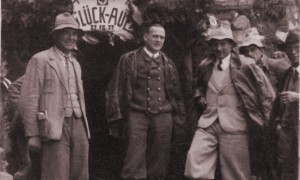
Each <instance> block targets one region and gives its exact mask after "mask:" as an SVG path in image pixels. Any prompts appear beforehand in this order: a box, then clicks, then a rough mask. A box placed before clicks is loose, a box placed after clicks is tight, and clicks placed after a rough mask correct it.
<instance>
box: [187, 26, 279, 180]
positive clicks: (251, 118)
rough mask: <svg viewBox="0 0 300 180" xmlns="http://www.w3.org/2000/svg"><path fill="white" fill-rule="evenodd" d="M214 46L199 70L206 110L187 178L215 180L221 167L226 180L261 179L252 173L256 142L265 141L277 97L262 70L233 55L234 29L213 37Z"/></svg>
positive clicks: (198, 91)
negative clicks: (263, 136) (259, 139)
mask: <svg viewBox="0 0 300 180" xmlns="http://www.w3.org/2000/svg"><path fill="white" fill-rule="evenodd" d="M208 43H209V44H210V46H211V48H212V54H211V55H209V56H208V57H207V58H206V59H204V60H203V61H202V62H201V64H200V65H199V75H198V80H197V89H196V92H195V95H194V96H195V101H198V103H199V105H201V106H203V107H204V108H205V110H204V112H203V114H202V115H201V116H200V119H199V121H198V129H197V130H196V132H195V135H194V138H193V141H192V144H191V147H190V149H189V152H188V155H187V161H186V166H185V176H187V177H188V178H190V179H197V180H199V179H201V180H203V179H205V180H207V179H215V170H216V166H217V162H219V163H220V172H221V176H222V179H223V180H235V179H236V180H237V179H238V180H249V179H251V175H253V174H257V172H254V171H255V170H254V169H251V168H252V167H255V166H252V164H251V163H252V162H253V161H252V160H253V159H252V158H254V157H253V156H252V153H251V149H253V144H252V142H253V141H255V140H253V138H255V137H256V138H257V137H258V138H259V137H260V136H259V135H258V134H256V133H259V132H261V131H262V129H263V127H264V126H265V124H266V123H267V120H268V119H269V114H270V111H271V105H272V102H273V100H274V96H275V93H274V91H273V88H272V86H271V84H270V82H269V81H268V79H267V78H266V76H265V75H264V73H263V72H262V70H261V69H260V68H259V67H258V66H257V65H255V64H254V62H249V61H245V59H242V57H240V56H239V55H238V54H237V53H236V52H234V51H233V50H232V49H233V47H234V46H236V42H235V41H234V40H233V37H232V31H231V29H230V24H229V23H227V22H221V23H220V25H219V27H217V28H215V29H212V30H211V31H209V34H208ZM254 128H255V130H254ZM255 142H256V141H255ZM255 150H257V149H255ZM256 159H257V158H256ZM250 162H251V163H250ZM250 164H251V165H250Z"/></svg>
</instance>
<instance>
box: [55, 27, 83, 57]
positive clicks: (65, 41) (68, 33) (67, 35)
mask: <svg viewBox="0 0 300 180" xmlns="http://www.w3.org/2000/svg"><path fill="white" fill-rule="evenodd" d="M54 39H55V45H56V46H57V47H58V49H60V50H61V51H62V52H64V53H69V52H70V51H72V49H74V47H75V46H76V42H77V40H78V32H77V30H75V29H72V28H65V29H62V30H58V32H57V34H55V37H54Z"/></svg>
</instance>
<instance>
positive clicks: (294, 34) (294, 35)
mask: <svg viewBox="0 0 300 180" xmlns="http://www.w3.org/2000/svg"><path fill="white" fill-rule="evenodd" d="M299 36H300V29H294V30H291V31H290V32H289V34H288V35H287V37H286V40H285V42H284V43H285V44H292V43H295V42H299Z"/></svg>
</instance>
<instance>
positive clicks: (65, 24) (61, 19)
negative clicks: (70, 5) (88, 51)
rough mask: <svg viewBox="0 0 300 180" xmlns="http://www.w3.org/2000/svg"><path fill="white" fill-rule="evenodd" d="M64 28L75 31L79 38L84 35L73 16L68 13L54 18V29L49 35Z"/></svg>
mask: <svg viewBox="0 0 300 180" xmlns="http://www.w3.org/2000/svg"><path fill="white" fill-rule="evenodd" d="M64 28H72V29H76V30H77V31H78V34H79V35H80V36H82V35H84V31H83V30H82V29H80V28H79V25H78V23H77V22H76V21H75V19H74V18H73V16H72V15H71V14H70V13H68V12H65V13H62V14H59V15H57V16H56V19H55V24H54V28H53V30H52V31H51V32H50V34H52V33H53V32H54V31H57V30H61V29H64Z"/></svg>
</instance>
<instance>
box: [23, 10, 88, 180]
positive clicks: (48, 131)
mask: <svg viewBox="0 0 300 180" xmlns="http://www.w3.org/2000/svg"><path fill="white" fill-rule="evenodd" d="M50 35H51V36H52V38H53V42H54V45H53V46H52V47H51V48H50V49H48V50H45V51H42V52H39V53H37V54H35V55H34V56H33V57H32V58H31V59H30V61H29V63H28V66H27V69H26V73H25V76H24V80H23V85H22V89H21V96H20V102H19V103H20V107H21V115H22V117H23V123H24V127H25V135H26V137H27V138H28V147H29V150H30V151H40V155H41V180H88V149H89V144H88V138H89V137H90V132H89V128H88V123H87V118H86V112H85V103H84V94H83V87H82V80H81V68H80V65H79V63H78V62H77V60H76V58H77V54H76V52H75V51H74V48H75V46H76V42H77V40H78V38H79V37H80V36H82V35H83V31H82V30H80V29H79V26H78V24H77V22H76V21H75V20H74V18H73V17H72V16H71V14H70V13H63V14H59V15H58V16H57V17H56V20H55V26H54V29H53V30H52V32H51V33H50Z"/></svg>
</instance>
